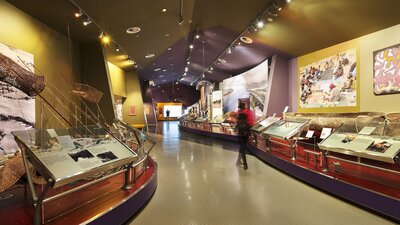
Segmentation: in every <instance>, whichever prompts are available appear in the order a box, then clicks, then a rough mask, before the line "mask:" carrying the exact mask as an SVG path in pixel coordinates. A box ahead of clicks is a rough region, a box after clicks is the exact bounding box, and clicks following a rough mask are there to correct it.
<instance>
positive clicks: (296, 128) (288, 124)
mask: <svg viewBox="0 0 400 225" xmlns="http://www.w3.org/2000/svg"><path fill="white" fill-rule="evenodd" d="M309 121H310V120H309V119H304V118H294V119H288V120H278V121H276V122H274V123H272V124H271V125H270V126H269V127H268V128H267V129H265V131H264V132H263V133H264V134H267V135H270V136H275V137H278V138H282V139H289V138H291V137H293V136H294V135H295V134H297V133H298V132H300V131H301V129H303V127H304V126H305V125H307V123H308V122H309Z"/></svg>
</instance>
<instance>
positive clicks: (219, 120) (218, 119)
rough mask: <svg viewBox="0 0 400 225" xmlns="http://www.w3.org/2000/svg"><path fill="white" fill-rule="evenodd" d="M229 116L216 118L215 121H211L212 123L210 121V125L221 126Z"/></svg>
mask: <svg viewBox="0 0 400 225" xmlns="http://www.w3.org/2000/svg"><path fill="white" fill-rule="evenodd" d="M227 117H228V116H224V115H219V116H216V117H214V118H213V119H211V120H210V121H208V123H209V124H217V125H221V123H223V122H224V121H225V120H226V118H227Z"/></svg>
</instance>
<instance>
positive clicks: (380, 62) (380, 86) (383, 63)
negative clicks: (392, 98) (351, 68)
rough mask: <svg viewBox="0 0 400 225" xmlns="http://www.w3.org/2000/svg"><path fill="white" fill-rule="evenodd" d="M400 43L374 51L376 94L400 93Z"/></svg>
mask: <svg viewBox="0 0 400 225" xmlns="http://www.w3.org/2000/svg"><path fill="white" fill-rule="evenodd" d="M399 51H400V44H397V45H393V46H390V47H386V48H383V49H380V50H377V51H374V83H373V85H374V87H373V88H374V94H375V95H384V94H398V93H400V52H399Z"/></svg>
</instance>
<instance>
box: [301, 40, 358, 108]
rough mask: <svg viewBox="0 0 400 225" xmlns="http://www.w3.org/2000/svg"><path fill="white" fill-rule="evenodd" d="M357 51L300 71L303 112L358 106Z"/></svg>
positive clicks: (320, 61)
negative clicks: (308, 109) (311, 109)
mask: <svg viewBox="0 0 400 225" xmlns="http://www.w3.org/2000/svg"><path fill="white" fill-rule="evenodd" d="M356 62H357V51H356V48H352V49H348V50H346V51H342V52H339V53H337V54H335V55H332V56H330V57H327V58H324V59H320V60H318V61H315V62H313V63H310V64H308V65H306V66H302V67H300V68H299V76H300V77H299V80H300V85H299V89H300V90H299V92H300V94H299V98H300V108H324V107H354V106H357V87H356V84H357V82H356V80H357V79H358V78H357V69H356V68H357V65H356Z"/></svg>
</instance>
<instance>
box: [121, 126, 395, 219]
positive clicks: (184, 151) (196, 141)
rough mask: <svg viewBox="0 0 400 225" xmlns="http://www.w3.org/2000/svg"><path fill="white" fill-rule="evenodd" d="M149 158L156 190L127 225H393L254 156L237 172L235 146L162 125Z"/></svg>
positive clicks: (236, 146)
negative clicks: (155, 168) (153, 166)
mask: <svg viewBox="0 0 400 225" xmlns="http://www.w3.org/2000/svg"><path fill="white" fill-rule="evenodd" d="M157 133H158V134H151V135H155V137H156V138H157V140H158V141H159V143H158V144H157V146H156V147H155V149H153V152H152V154H151V155H152V156H153V157H154V158H155V160H156V161H157V163H158V187H157V190H156V192H155V194H154V196H153V198H152V199H151V200H150V202H149V203H148V204H147V206H145V207H144V208H143V210H142V211H141V212H140V213H139V214H138V215H137V216H136V217H135V218H132V220H131V221H130V223H128V224H131V225H225V224H226V225H228V224H229V225H264V224H265V225H313V224H315V225H357V224H360V225H367V224H371V225H385V224H395V223H393V222H391V221H388V220H386V219H384V218H382V217H379V216H377V215H375V214H373V213H370V212H368V211H366V210H363V209H361V208H359V207H356V206H353V205H351V204H349V203H347V202H344V201H342V200H339V199H337V198H335V197H332V196H330V195H328V194H325V193H323V192H321V191H319V190H316V189H314V188H312V187H310V186H308V185H306V184H304V183H302V182H300V181H298V180H296V179H294V178H292V177H290V176H288V175H286V174H284V173H282V172H280V171H278V170H276V169H274V168H272V167H270V166H269V165H267V164H264V163H263V162H261V161H260V160H258V159H257V158H255V157H253V156H248V164H249V169H248V170H247V171H245V170H243V169H242V168H241V167H240V166H237V165H236V164H235V163H236V158H237V152H236V150H237V148H238V144H236V143H234V142H227V141H222V140H217V139H210V138H206V137H202V136H197V135H194V134H189V133H187V132H183V131H182V132H180V131H179V129H178V124H177V122H172V121H170V122H164V123H162V124H160V127H158V132H157Z"/></svg>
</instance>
